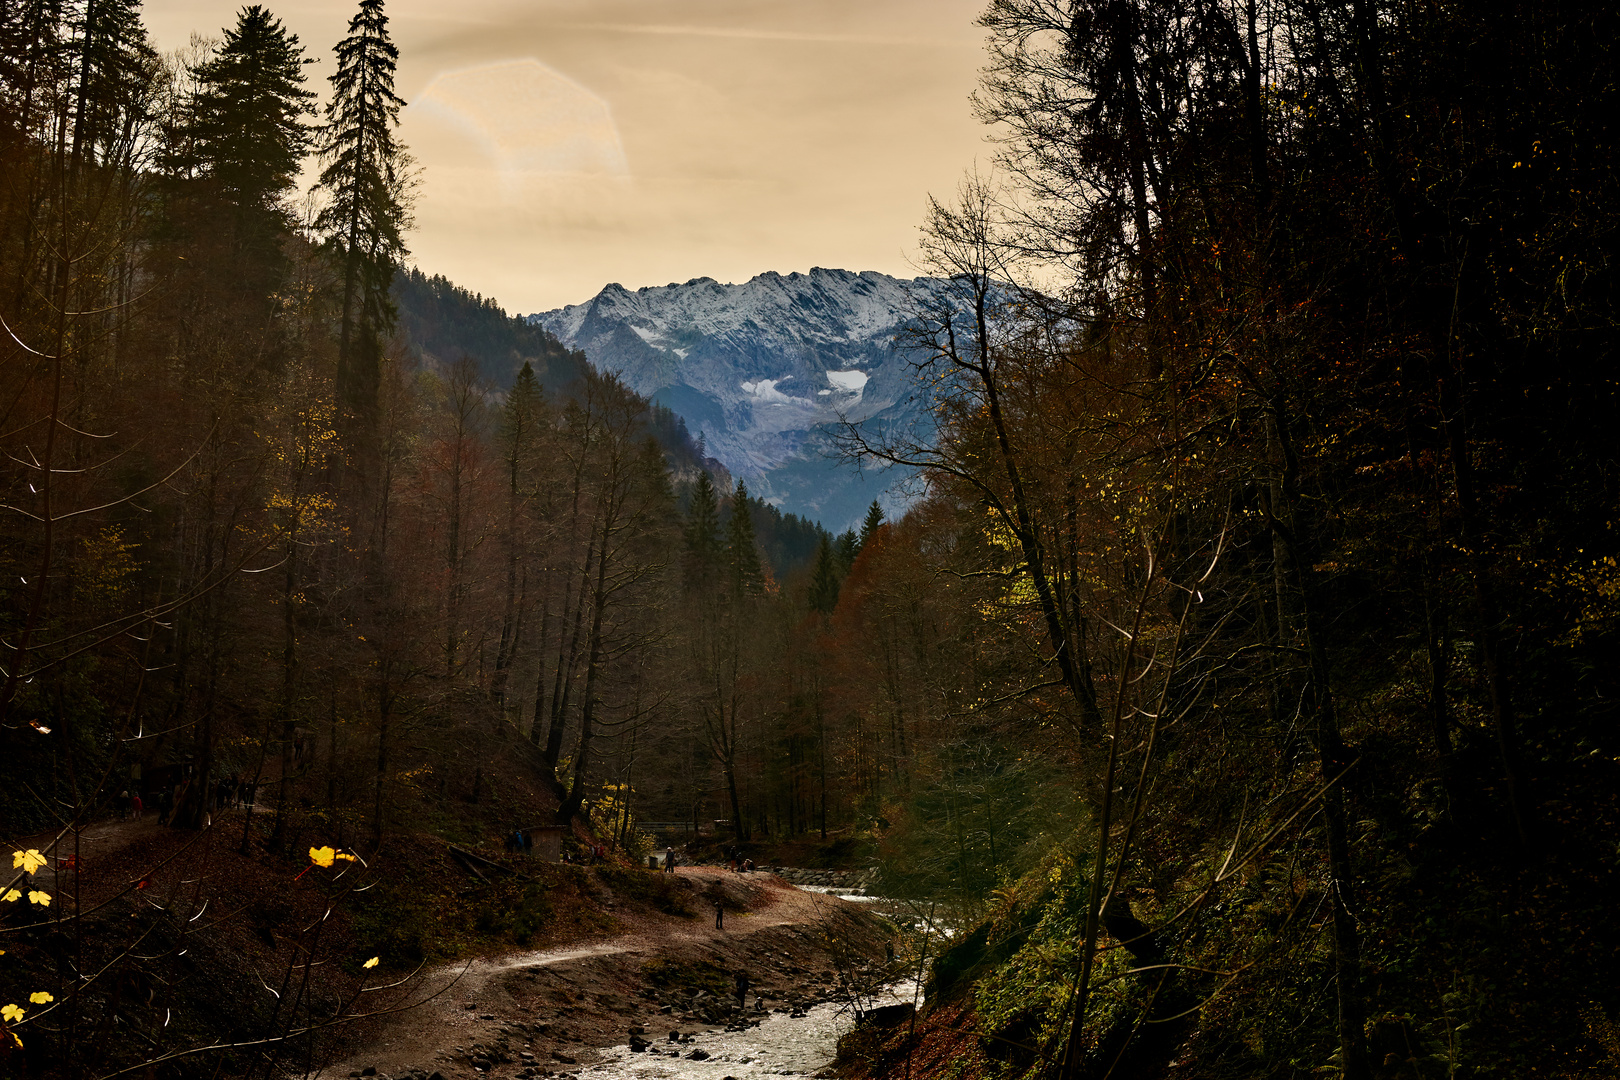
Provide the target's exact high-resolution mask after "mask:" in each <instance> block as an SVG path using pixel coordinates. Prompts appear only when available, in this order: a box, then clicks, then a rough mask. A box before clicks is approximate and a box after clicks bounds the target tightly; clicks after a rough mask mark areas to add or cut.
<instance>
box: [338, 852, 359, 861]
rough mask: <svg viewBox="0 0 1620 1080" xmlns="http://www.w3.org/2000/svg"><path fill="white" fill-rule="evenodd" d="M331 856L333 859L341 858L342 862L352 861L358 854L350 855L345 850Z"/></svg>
mask: <svg viewBox="0 0 1620 1080" xmlns="http://www.w3.org/2000/svg"><path fill="white" fill-rule="evenodd" d="M332 857H333V858H334V859H342V860H343V861H344V862H354V861H355V860H356V859H357V858H358V857H359V856H356V855H350V854H348V853H347V852H343V851H340V852H338V853H337V854H336V855H334V856H332Z"/></svg>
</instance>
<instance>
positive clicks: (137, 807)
mask: <svg viewBox="0 0 1620 1080" xmlns="http://www.w3.org/2000/svg"><path fill="white" fill-rule="evenodd" d="M129 811H130V813H131V814H133V815H135V820H136V821H139V820H141V815H143V814H145V813H146V806H145V805H144V804H143V803H142V802H141V793H140V791H138V790H137V791H135V792H132V793H131V794H130V796H129Z"/></svg>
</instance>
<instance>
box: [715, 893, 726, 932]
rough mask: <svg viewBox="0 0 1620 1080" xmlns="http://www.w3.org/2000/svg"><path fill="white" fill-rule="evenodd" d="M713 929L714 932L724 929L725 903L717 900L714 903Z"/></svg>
mask: <svg viewBox="0 0 1620 1080" xmlns="http://www.w3.org/2000/svg"><path fill="white" fill-rule="evenodd" d="M714 928H715V929H716V930H724V929H725V928H726V902H725V901H724V900H720V899H718V898H717V899H716V900H715V902H714Z"/></svg>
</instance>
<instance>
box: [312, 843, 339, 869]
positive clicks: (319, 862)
mask: <svg viewBox="0 0 1620 1080" xmlns="http://www.w3.org/2000/svg"><path fill="white" fill-rule="evenodd" d="M335 858H337V851H335V850H334V849H332V848H329V847H312V848H310V849H309V861H310V862H312V863H314V864H315V865H316V866H331V865H332V860H333V859H335Z"/></svg>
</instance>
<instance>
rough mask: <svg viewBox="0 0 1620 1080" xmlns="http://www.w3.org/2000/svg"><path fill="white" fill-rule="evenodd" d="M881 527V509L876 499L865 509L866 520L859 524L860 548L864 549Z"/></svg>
mask: <svg viewBox="0 0 1620 1080" xmlns="http://www.w3.org/2000/svg"><path fill="white" fill-rule="evenodd" d="M882 527H883V507H881V506H879V505H878V501H877V500H876V499H873V500H872V505H871V506H869V507H867V508H866V520H865V521H863V522H861V538H860V547H861V548H862V549H864V548H865V547H866V544H867V541H869V540H871V539H872V537H873V535H875V534H876V533H877V531H878V529H880V528H882Z"/></svg>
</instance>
